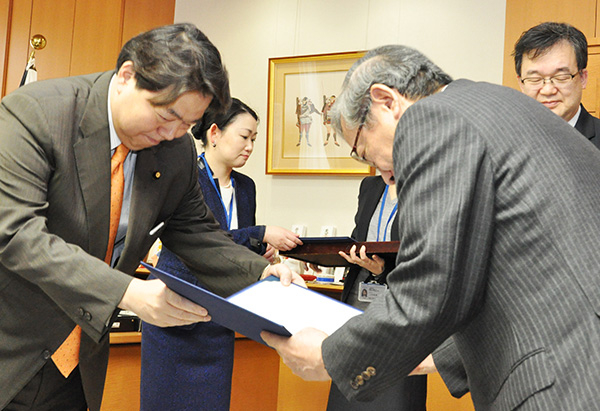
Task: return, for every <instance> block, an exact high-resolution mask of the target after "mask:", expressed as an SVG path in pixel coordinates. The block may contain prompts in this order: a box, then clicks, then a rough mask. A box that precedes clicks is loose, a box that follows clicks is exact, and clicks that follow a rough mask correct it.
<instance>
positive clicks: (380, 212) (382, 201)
mask: <svg viewBox="0 0 600 411" xmlns="http://www.w3.org/2000/svg"><path fill="white" fill-rule="evenodd" d="M389 187H390V186H388V185H386V186H385V190H383V199H382V200H381V209H380V210H379V221H378V222H377V241H379V230H380V229H381V219H382V217H383V209H384V208H385V199H386V198H387V193H388V188H389ZM396 211H398V203H396V204H395V205H394V208H393V209H392V212H391V213H390V216H389V218H388V220H387V223H386V224H385V229H384V232H383V241H385V237H386V235H387V231H388V226H389V225H390V221H392V219H393V218H394V216H395V215H396Z"/></svg>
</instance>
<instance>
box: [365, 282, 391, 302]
mask: <svg viewBox="0 0 600 411" xmlns="http://www.w3.org/2000/svg"><path fill="white" fill-rule="evenodd" d="M385 290H387V285H386V284H379V283H363V282H360V283H358V301H362V302H365V303H370V302H372V301H375V300H376V299H378V298H379V297H381V296H382V295H383V293H384V292H385Z"/></svg>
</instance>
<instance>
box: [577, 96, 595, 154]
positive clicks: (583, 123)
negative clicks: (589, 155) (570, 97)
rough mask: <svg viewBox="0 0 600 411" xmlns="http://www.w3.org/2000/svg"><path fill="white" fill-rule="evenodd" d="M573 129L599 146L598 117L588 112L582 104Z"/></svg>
mask: <svg viewBox="0 0 600 411" xmlns="http://www.w3.org/2000/svg"><path fill="white" fill-rule="evenodd" d="M575 129H576V130H577V131H579V132H580V133H581V134H583V135H584V136H585V137H587V138H588V140H590V141H591V142H592V143H594V145H595V146H596V147H597V148H600V119H598V118H596V117H594V116H592V115H591V114H590V113H588V112H587V110H586V109H585V107H583V104H582V105H581V113H580V114H579V118H578V119H577V123H575Z"/></svg>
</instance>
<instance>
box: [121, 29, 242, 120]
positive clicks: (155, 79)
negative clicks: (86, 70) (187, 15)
mask: <svg viewBox="0 0 600 411" xmlns="http://www.w3.org/2000/svg"><path fill="white" fill-rule="evenodd" d="M126 61H132V62H133V69H134V71H135V78H136V87H138V88H140V89H143V90H149V91H153V92H159V91H164V92H165V93H164V94H161V95H160V96H158V97H157V98H156V99H155V100H153V101H152V103H154V104H156V105H163V106H164V105H167V104H171V103H172V102H174V101H175V100H177V98H179V96H181V95H182V94H184V93H186V92H199V93H201V94H202V95H204V96H207V97H209V96H212V101H211V104H210V106H209V109H211V110H213V111H219V110H226V109H227V108H228V107H229V104H230V102H231V96H230V94H229V78H228V76H227V70H225V67H224V66H223V63H222V61H221V55H220V54H219V51H218V50H217V48H216V47H215V46H214V45H213V44H212V43H211V42H210V40H209V39H208V38H207V37H206V36H205V35H204V33H202V32H201V31H200V30H199V29H198V28H197V27H196V26H195V25H193V24H189V23H181V24H172V25H168V26H161V27H158V28H155V29H153V30H150V31H147V32H145V33H142V34H139V35H137V36H135V37H133V38H132V39H131V40H129V41H128V42H127V43H125V45H124V46H123V48H122V49H121V52H120V54H119V57H118V59H117V70H119V68H121V66H122V65H123V63H125V62H126Z"/></svg>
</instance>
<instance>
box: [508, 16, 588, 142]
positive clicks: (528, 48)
mask: <svg viewBox="0 0 600 411" xmlns="http://www.w3.org/2000/svg"><path fill="white" fill-rule="evenodd" d="M513 56H514V58H515V70H516V72H517V77H518V79H519V85H520V86H521V90H522V91H523V93H525V94H527V95H528V96H529V97H532V98H534V99H536V100H537V101H539V102H540V103H542V104H543V105H545V106H546V107H548V108H549V109H550V110H552V112H554V113H555V114H557V115H559V116H560V117H562V118H563V119H564V120H565V121H567V122H568V123H569V124H570V125H571V126H573V127H575V129H576V130H577V131H579V132H580V133H581V134H583V135H584V136H585V137H587V138H588V139H589V140H590V141H591V142H592V143H594V144H595V145H596V147H599V148H600V120H599V119H597V118H596V117H593V116H592V115H591V114H590V113H588V112H587V110H586V109H585V108H584V107H583V105H582V104H581V96H582V93H583V90H584V89H585V87H586V85H587V81H588V71H587V68H586V67H587V60H588V50H587V40H586V38H585V35H584V34H583V33H582V32H581V31H579V30H577V29H576V28H575V27H573V26H571V25H569V24H566V23H553V22H546V23H542V24H539V25H537V26H535V27H532V28H530V29H529V30H527V31H526V32H524V33H523V34H522V35H521V37H520V38H519V40H518V41H517V43H516V44H515V50H514V52H513Z"/></svg>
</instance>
